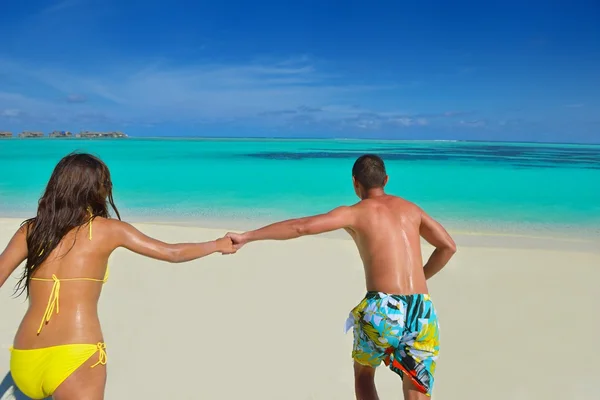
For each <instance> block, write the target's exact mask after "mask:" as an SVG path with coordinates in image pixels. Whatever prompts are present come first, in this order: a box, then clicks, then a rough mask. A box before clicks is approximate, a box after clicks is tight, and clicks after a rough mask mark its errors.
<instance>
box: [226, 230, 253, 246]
mask: <svg viewBox="0 0 600 400" xmlns="http://www.w3.org/2000/svg"><path fill="white" fill-rule="evenodd" d="M225 237H228V238H230V239H231V241H232V242H233V247H234V248H235V250H236V251H237V250H239V249H241V248H242V246H243V245H245V244H246V243H248V240H246V237H245V236H244V234H243V233H233V232H227V235H225Z"/></svg>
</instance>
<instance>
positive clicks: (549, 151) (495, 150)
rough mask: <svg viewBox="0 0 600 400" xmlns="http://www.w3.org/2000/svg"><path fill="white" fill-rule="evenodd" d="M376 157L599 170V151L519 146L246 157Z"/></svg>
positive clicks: (254, 155) (323, 151)
mask: <svg viewBox="0 0 600 400" xmlns="http://www.w3.org/2000/svg"><path fill="white" fill-rule="evenodd" d="M364 153H376V154H379V155H381V157H383V159H384V160H391V161H448V160H452V161H457V162H466V163H472V164H478V163H500V164H506V165H509V166H512V167H514V168H561V167H571V168H581V169H593V170H600V151H598V150H596V149H589V148H577V147H532V146H519V145H510V146H508V145H478V146H474V145H454V146H448V145H439V146H431V145H429V146H417V145H407V146H404V147H400V146H394V147H373V148H365V149H360V150H355V151H350V150H346V151H329V150H326V149H312V150H311V151H307V152H284V151H274V152H258V153H249V154H245V155H243V156H244V157H252V158H261V159H267V160H299V161H301V160H311V159H313V160H316V159H324V158H329V159H356V158H357V157H358V156H359V155H360V154H364Z"/></svg>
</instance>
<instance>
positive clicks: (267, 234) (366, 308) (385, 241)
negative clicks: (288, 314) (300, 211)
mask: <svg viewBox="0 0 600 400" xmlns="http://www.w3.org/2000/svg"><path fill="white" fill-rule="evenodd" d="M352 180H353V183H354V190H355V192H356V194H357V195H358V197H359V198H360V199H361V201H359V202H358V203H357V204H355V205H353V206H350V207H339V208H336V209H334V210H332V211H330V212H328V213H327V214H322V215H316V216H312V217H306V218H299V219H291V220H287V221H283V222H278V223H275V224H272V225H268V226H265V227H263V228H260V229H257V230H255V231H250V232H246V233H243V234H236V233H228V234H227V236H229V237H230V238H231V239H232V240H233V243H234V245H235V247H236V249H239V248H240V247H242V246H243V245H244V244H246V243H249V242H253V241H257V240H287V239H294V238H297V237H300V236H304V235H315V234H319V233H324V232H329V231H333V230H336V229H341V228H344V229H345V230H346V231H347V232H348V233H349V234H350V235H351V236H352V238H353V239H354V241H355V243H356V246H357V247H358V250H359V253H360V257H361V259H362V261H363V264H364V268H365V277H366V286H367V295H366V296H365V298H364V299H363V300H362V301H361V302H360V304H359V305H358V306H356V307H355V308H354V309H353V310H352V312H351V313H350V317H349V319H348V322H347V324H346V329H349V328H350V327H354V346H353V351H352V358H353V359H354V378H355V390H356V397H357V399H359V400H371V399H378V396H377V391H376V389H375V382H374V378H375V368H376V367H377V366H378V365H380V364H381V362H382V361H383V362H384V363H385V364H386V365H388V366H389V368H390V369H391V370H392V371H394V372H396V373H397V374H399V375H400V377H401V378H402V379H403V391H404V398H405V399H406V400H418V399H424V398H426V397H429V396H431V391H432V388H433V382H434V372H435V364H436V360H437V356H438V351H439V335H438V322H437V316H436V312H435V308H434V306H433V303H432V302H431V299H430V298H429V294H428V290H427V283H426V280H427V279H429V278H431V277H432V276H434V275H435V274H436V273H438V272H439V271H440V270H441V269H442V268H443V267H444V266H445V265H446V263H448V261H449V260H450V258H451V257H452V255H453V254H454V253H455V252H456V245H455V244H454V241H453V240H452V238H451V237H450V235H449V234H448V232H446V230H445V229H444V228H443V227H442V226H441V225H440V224H439V223H438V222H436V221H435V220H433V219H432V218H431V217H430V216H429V215H427V214H426V213H425V212H424V211H423V210H421V209H420V208H419V207H417V206H416V205H415V204H413V203H410V202H408V201H406V200H404V199H401V198H399V197H396V196H391V195H388V194H386V193H385V191H384V187H385V185H386V184H387V182H388V176H387V174H386V170H385V165H384V163H383V160H382V159H381V158H379V157H378V156H376V155H370V154H367V155H363V156H361V157H360V158H358V160H356V162H355V163H354V167H353V168H352ZM420 236H422V237H423V238H424V239H425V240H427V241H428V242H429V243H430V244H432V245H433V246H435V251H434V252H433V254H432V255H431V257H430V258H429V260H428V261H427V263H426V264H425V266H423V261H422V256H421V242H420Z"/></svg>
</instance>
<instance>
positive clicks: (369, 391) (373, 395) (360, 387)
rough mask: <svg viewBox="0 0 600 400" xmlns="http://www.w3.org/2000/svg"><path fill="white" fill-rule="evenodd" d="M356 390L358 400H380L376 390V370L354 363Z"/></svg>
mask: <svg viewBox="0 0 600 400" xmlns="http://www.w3.org/2000/svg"><path fill="white" fill-rule="evenodd" d="M354 390H355V392H356V400H379V396H377V389H375V368H372V367H366V366H364V365H360V364H359V363H357V362H356V361H354Z"/></svg>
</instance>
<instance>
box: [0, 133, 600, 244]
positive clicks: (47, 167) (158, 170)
mask: <svg viewBox="0 0 600 400" xmlns="http://www.w3.org/2000/svg"><path fill="white" fill-rule="evenodd" d="M75 150H79V151H86V152H91V153H93V154H96V155H98V156H100V157H101V158H102V159H103V160H104V161H105V162H106V163H107V164H108V166H109V168H110V170H111V173H112V175H113V183H114V190H115V193H114V195H115V200H116V203H117V206H118V207H119V209H120V211H121V214H122V216H123V217H124V219H125V220H130V221H136V220H151V221H157V222H160V221H173V220H177V221H181V222H185V223H192V224H197V225H202V224H203V223H204V224H209V223H211V222H215V221H223V220H226V221H229V223H232V224H234V227H235V225H236V224H237V225H240V224H241V223H242V222H245V223H258V222H268V221H274V220H276V219H280V218H288V217H297V216H303V215H307V214H314V213H322V212H326V211H328V210H330V209H332V208H334V207H337V206H339V205H342V204H347V205H349V204H353V203H354V202H356V201H357V198H356V197H355V195H354V192H353V188H352V183H351V168H352V164H353V163H354V161H355V159H356V158H357V157H358V156H359V155H361V154H363V153H376V154H379V155H380V156H382V157H383V159H384V160H385V161H386V165H387V170H388V174H389V176H390V180H389V184H388V187H387V190H388V192H389V193H392V194H396V195H400V196H403V197H405V198H407V199H409V200H411V201H414V202H416V203H418V204H419V205H421V206H422V207H423V208H424V209H425V210H426V211H427V212H429V213H430V214H431V215H432V216H434V217H435V218H437V219H438V220H440V221H442V222H444V223H445V224H448V225H449V226H451V227H452V228H454V229H462V230H469V231H480V230H483V231H494V232H498V231H502V232H504V231H509V232H512V231H523V230H525V231H531V230H536V231H546V230H560V231H562V232H566V231H570V232H578V233H583V234H588V233H592V234H598V232H599V230H600V146H582V145H554V144H552V145H550V144H548V145H540V144H522V143H519V144H517V143H475V142H405V141H367V140H364V141H360V140H217V139H214V140H213V139H125V140H82V139H5V140H0V216H18V217H28V216H31V215H33V214H34V213H35V210H36V205H37V200H38V199H39V196H40V195H41V193H42V191H43V189H44V186H45V184H46V182H47V180H48V178H49V176H50V174H51V172H52V169H53V167H54V165H55V164H56V163H57V162H58V160H59V159H60V158H61V157H63V156H64V155H66V154H68V153H69V152H71V151H75Z"/></svg>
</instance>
